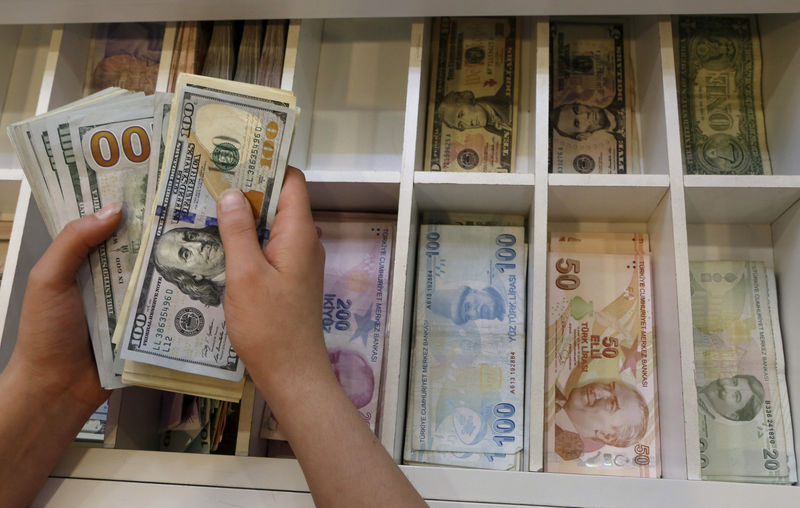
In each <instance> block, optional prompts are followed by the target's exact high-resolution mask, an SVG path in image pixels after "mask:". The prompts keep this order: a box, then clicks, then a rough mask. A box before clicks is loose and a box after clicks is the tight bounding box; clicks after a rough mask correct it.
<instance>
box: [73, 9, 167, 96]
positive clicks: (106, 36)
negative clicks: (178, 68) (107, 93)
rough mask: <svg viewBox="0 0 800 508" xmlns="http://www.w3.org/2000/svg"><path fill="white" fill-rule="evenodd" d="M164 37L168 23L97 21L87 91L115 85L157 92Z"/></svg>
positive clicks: (85, 82) (86, 81) (90, 49)
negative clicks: (99, 22) (106, 22)
mask: <svg viewBox="0 0 800 508" xmlns="http://www.w3.org/2000/svg"><path fill="white" fill-rule="evenodd" d="M163 40H164V23H108V24H104V23H101V24H98V25H95V27H94V29H93V33H92V40H91V42H90V43H89V63H88V65H87V66H86V79H84V88H83V95H90V94H93V93H95V92H99V91H101V90H105V89H106V88H108V87H111V86H118V87H122V88H125V89H127V90H134V91H137V92H144V93H147V94H152V93H153V92H155V90H156V80H157V79H158V66H159V63H160V61H161V46H162V43H163Z"/></svg>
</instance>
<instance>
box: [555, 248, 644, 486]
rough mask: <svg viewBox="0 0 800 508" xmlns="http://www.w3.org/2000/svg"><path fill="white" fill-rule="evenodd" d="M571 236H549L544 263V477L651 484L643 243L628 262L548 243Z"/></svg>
mask: <svg viewBox="0 0 800 508" xmlns="http://www.w3.org/2000/svg"><path fill="white" fill-rule="evenodd" d="M570 236H571V237H578V238H580V234H560V233H554V234H553V237H552V238H551V244H554V247H555V248H551V252H550V253H549V254H548V257H547V308H548V317H547V339H546V340H547V342H546V359H545V362H546V368H547V371H546V384H545V386H546V392H545V452H546V454H545V469H546V470H547V471H551V472H560V473H583V474H599V475H615V476H640V477H648V478H657V477H658V476H660V463H659V457H660V450H659V433H658V401H657V397H656V374H655V365H656V359H655V351H656V348H655V343H654V340H655V339H654V336H653V312H652V301H651V298H652V279H651V275H650V272H651V270H650V256H649V255H648V254H646V253H644V252H642V251H641V247H642V246H643V245H645V244H646V242H645V240H644V238H642V239H641V241H640V240H638V239H637V237H641V235H635V234H631V235H629V237H630V241H629V245H630V247H631V248H630V250H629V253H627V254H619V253H618V254H608V253H602V251H603V250H606V249H604V248H603V247H602V246H599V248H597V249H596V251H595V252H586V251H583V252H581V251H578V250H576V251H570V250H569V247H568V245H569V244H568V243H565V242H559V241H558V240H556V239H561V238H567V237H570ZM590 240H591V241H592V242H594V241H596V240H597V239H596V238H590ZM619 241H620V239H619V238H613V239H612V242H611V243H612V244H618V243H619ZM589 245H591V242H590V244H589ZM615 248H616V247H615Z"/></svg>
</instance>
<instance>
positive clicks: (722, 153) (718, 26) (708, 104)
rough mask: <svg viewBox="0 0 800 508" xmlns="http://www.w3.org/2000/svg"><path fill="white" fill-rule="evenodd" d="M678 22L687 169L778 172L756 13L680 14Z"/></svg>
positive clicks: (695, 171) (727, 172)
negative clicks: (770, 147) (770, 145)
mask: <svg viewBox="0 0 800 508" xmlns="http://www.w3.org/2000/svg"><path fill="white" fill-rule="evenodd" d="M677 25H678V101H679V106H680V121H681V141H682V146H683V162H684V169H685V171H686V174H690V175H691V174H714V175H769V174H772V166H771V165H770V161H769V153H768V152H767V138H766V133H765V129H764V111H763V109H762V104H761V47H760V42H759V38H758V28H757V26H756V19H755V16H746V17H744V16H731V17H725V16H713V17H712V16H680V17H679V18H678V22H677Z"/></svg>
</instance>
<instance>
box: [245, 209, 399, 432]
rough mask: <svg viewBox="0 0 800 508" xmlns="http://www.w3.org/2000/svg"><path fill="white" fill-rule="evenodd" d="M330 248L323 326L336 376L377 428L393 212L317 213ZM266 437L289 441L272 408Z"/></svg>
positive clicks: (264, 426) (265, 422)
mask: <svg viewBox="0 0 800 508" xmlns="http://www.w3.org/2000/svg"><path fill="white" fill-rule="evenodd" d="M314 223H315V224H316V225H317V229H318V231H319V232H320V241H321V242H322V245H323V246H324V247H325V280H324V283H323V296H322V316H321V319H322V331H323V334H324V337H325V346H326V347H327V348H328V357H329V358H330V360H331V366H332V367H333V371H334V373H335V374H336V378H337V379H338V380H339V383H340V384H341V385H342V387H343V388H344V390H345V392H346V393H347V396H348V397H349V398H350V401H351V402H352V403H353V405H354V406H355V407H356V409H358V411H359V413H361V417H362V418H363V419H364V421H365V422H367V424H368V425H369V428H370V430H372V431H373V432H375V431H376V429H377V416H378V414H379V404H380V395H381V390H380V383H381V370H382V366H383V348H384V344H385V342H386V339H387V338H388V328H387V324H388V322H389V321H388V317H389V300H390V295H391V285H390V282H391V268H392V253H393V252H394V244H393V242H394V234H395V227H396V226H395V225H396V219H395V217H394V216H391V215H381V214H366V213H346V212H342V213H339V212H316V213H315V214H314ZM260 434H261V437H262V438H263V439H271V440H284V439H285V438H284V436H283V434H282V433H281V431H280V426H279V424H278V422H277V421H276V420H275V418H274V417H272V415H271V414H270V413H269V412H268V411H267V412H265V413H264V418H263V421H262V426H261V433H260Z"/></svg>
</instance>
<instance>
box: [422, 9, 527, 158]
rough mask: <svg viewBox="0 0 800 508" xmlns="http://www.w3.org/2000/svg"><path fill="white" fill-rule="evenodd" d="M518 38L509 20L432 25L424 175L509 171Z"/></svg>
mask: <svg viewBox="0 0 800 508" xmlns="http://www.w3.org/2000/svg"><path fill="white" fill-rule="evenodd" d="M518 34H519V30H518V27H517V19H516V18H513V17H505V18H439V19H437V20H436V21H435V22H434V27H433V49H432V52H431V55H432V56H431V66H432V68H431V80H430V81H431V88H430V95H429V100H428V129H427V144H426V147H427V148H426V152H425V167H424V170H425V171H471V172H504V173H510V172H512V171H514V162H515V161H514V157H515V154H516V142H517V139H516V122H517V107H518V97H519V90H518V87H519V72H520V69H519V36H518Z"/></svg>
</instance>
